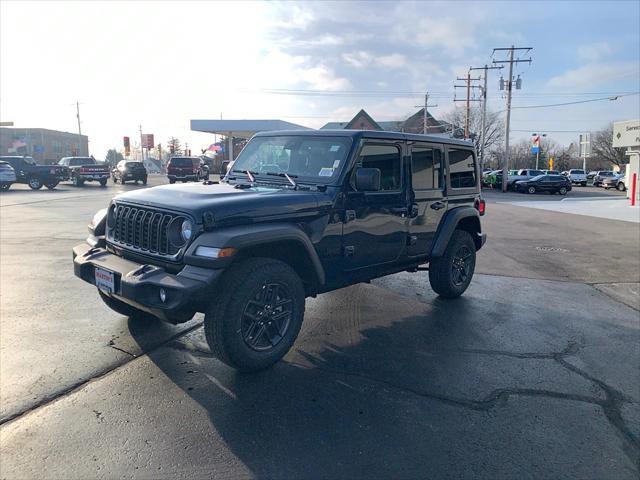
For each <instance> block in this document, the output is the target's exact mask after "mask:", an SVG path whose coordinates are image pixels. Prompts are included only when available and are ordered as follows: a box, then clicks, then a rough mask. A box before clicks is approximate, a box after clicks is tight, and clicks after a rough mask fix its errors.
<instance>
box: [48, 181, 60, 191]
mask: <svg viewBox="0 0 640 480" xmlns="http://www.w3.org/2000/svg"><path fill="white" fill-rule="evenodd" d="M57 186H58V182H49V183H47V184H46V187H47V188H48V189H49V190H53V189H54V188H56V187H57Z"/></svg>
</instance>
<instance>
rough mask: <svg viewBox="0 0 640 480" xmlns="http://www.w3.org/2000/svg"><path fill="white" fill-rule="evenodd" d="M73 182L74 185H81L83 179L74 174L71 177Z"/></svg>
mask: <svg viewBox="0 0 640 480" xmlns="http://www.w3.org/2000/svg"><path fill="white" fill-rule="evenodd" d="M73 184H74V185H75V186H76V187H81V186H83V185H84V180H82V179H81V178H80V177H78V176H77V175H76V176H75V177H73Z"/></svg>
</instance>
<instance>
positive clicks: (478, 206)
mask: <svg viewBox="0 0 640 480" xmlns="http://www.w3.org/2000/svg"><path fill="white" fill-rule="evenodd" d="M486 209H487V202H485V201H484V198H481V199H479V200H477V201H476V210H478V213H479V214H480V215H484V212H485V210H486Z"/></svg>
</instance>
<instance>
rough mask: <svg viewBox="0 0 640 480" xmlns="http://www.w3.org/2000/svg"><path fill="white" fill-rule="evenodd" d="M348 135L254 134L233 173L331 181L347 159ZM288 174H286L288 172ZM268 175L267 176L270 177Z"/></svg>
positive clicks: (303, 180)
mask: <svg viewBox="0 0 640 480" xmlns="http://www.w3.org/2000/svg"><path fill="white" fill-rule="evenodd" d="M350 146H351V139H350V138H347V137H311V136H302V135H301V136H295V135H292V136H274V137H254V138H253V139H252V140H251V141H250V142H249V143H248V144H247V146H246V147H245V148H244V149H243V150H242V153H240V155H239V156H238V158H237V159H236V161H235V163H234V164H233V167H232V168H233V169H232V171H231V172H232V173H240V174H244V175H247V172H249V173H250V174H251V175H252V176H256V177H261V176H264V179H266V178H269V179H270V180H273V178H274V177H276V176H281V177H283V180H284V181H288V179H287V175H288V176H289V177H290V178H296V179H297V181H301V182H305V181H307V182H312V183H330V182H331V181H333V180H335V178H336V176H337V175H338V172H339V171H340V169H341V168H342V165H343V164H344V162H345V159H346V157H347V153H348V152H349V147H350ZM285 174H286V175H285ZM267 176H268V177H267Z"/></svg>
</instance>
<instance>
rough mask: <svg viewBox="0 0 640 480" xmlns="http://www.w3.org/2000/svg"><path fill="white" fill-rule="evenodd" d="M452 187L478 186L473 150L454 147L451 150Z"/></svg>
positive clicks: (450, 170)
mask: <svg viewBox="0 0 640 480" xmlns="http://www.w3.org/2000/svg"><path fill="white" fill-rule="evenodd" d="M449 172H450V181H451V188H473V187H475V186H476V164H475V158H474V156H473V152H472V151H470V150H462V149H455V148H452V149H450V150H449Z"/></svg>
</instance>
